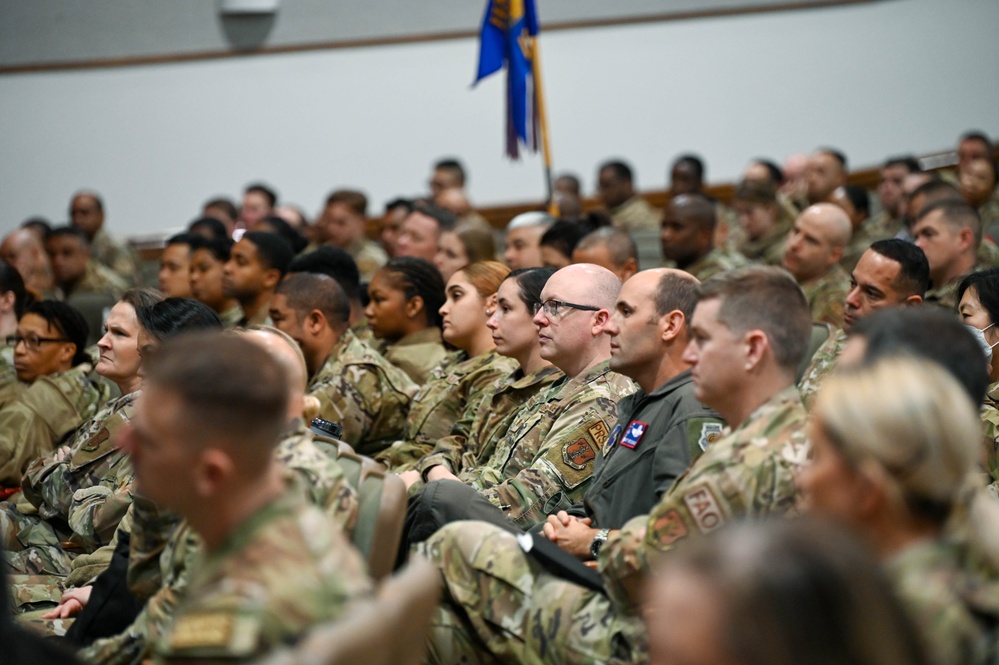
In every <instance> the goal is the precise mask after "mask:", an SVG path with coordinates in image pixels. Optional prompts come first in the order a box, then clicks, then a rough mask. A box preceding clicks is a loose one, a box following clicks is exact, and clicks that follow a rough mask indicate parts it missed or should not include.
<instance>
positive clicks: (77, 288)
mask: <svg viewBox="0 0 999 665" xmlns="http://www.w3.org/2000/svg"><path fill="white" fill-rule="evenodd" d="M127 289H128V282H127V281H125V279H124V278H123V277H119V276H118V275H117V274H116V273H115V272H114V271H113V270H111V268H108V267H107V266H105V265H104V264H103V263H98V262H97V261H96V260H94V259H91V260H90V261H88V262H87V270H86V272H85V273H83V277H81V278H80V281H79V282H77V283H76V284H75V285H74V286H73V289H72V290H71V291H69V292H65V291H63V290H62V289H57V294H58V295H59V298H60V299H61V300H66V299H67V298H69V297H70V296H71V295H73V294H76V293H103V294H104V295H107V296H108V297H109V298H111V299H112V300H118V298H120V297H121V294H122V293H124V292H125V291H126V290H127Z"/></svg>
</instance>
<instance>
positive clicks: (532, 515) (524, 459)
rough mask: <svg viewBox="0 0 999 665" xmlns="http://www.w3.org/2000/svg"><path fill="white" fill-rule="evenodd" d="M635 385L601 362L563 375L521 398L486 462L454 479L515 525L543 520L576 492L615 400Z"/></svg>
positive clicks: (603, 437) (612, 417)
mask: <svg viewBox="0 0 999 665" xmlns="http://www.w3.org/2000/svg"><path fill="white" fill-rule="evenodd" d="M634 389H635V385H634V383H632V381H631V379H628V378H626V377H624V376H621V375H620V374H616V373H614V372H611V371H610V368H609V366H608V363H607V362H603V363H600V364H599V365H597V366H596V367H594V368H592V369H590V370H589V371H587V372H585V373H584V374H582V375H580V376H577V377H574V378H572V379H570V378H569V377H566V376H563V377H562V378H561V379H559V380H558V381H555V382H554V383H553V384H552V385H551V386H550V387H549V388H548V390H546V391H544V392H542V393H539V394H538V395H537V396H536V397H534V398H533V399H532V400H531V401H530V402H528V403H527V404H526V405H524V408H523V409H521V410H520V411H519V412H518V413H517V417H516V418H515V419H514V421H513V422H512V423H511V424H510V427H509V429H507V431H506V434H505V435H504V436H503V438H502V439H501V440H500V441H498V442H497V444H496V448H495V450H494V451H493V454H492V456H491V457H490V458H489V460H488V461H486V463H485V464H482V465H480V466H477V467H474V468H468V469H466V470H465V471H463V472H462V473H461V474H459V476H458V478H459V479H460V480H462V481H463V482H465V483H466V484H468V485H470V486H471V487H472V488H473V489H475V490H478V491H479V492H480V493H481V494H482V495H483V496H484V497H485V498H486V499H488V500H489V501H490V502H492V503H493V504H494V505H496V506H497V507H499V508H500V509H502V510H503V511H504V513H505V514H506V516H507V517H509V518H510V519H511V520H513V521H514V522H516V523H517V524H518V525H519V526H520V527H522V528H525V529H527V528H530V527H532V526H534V525H536V524H538V523H540V522H543V521H544V520H545V519H546V518H547V516H548V515H550V514H553V513H555V512H557V511H558V510H564V509H566V508H568V507H569V506H571V505H572V504H574V503H575V502H576V501H578V500H580V499H581V498H582V497H583V493H584V492H585V491H586V488H587V487H588V485H589V481H590V477H591V475H592V474H593V464H594V460H596V458H597V454H598V452H599V450H600V449H601V447H602V446H603V444H604V443H605V442H606V441H607V437H608V436H609V435H610V428H611V427H612V426H613V424H614V423H615V422H616V420H617V402H618V400H619V399H621V398H622V397H624V396H625V395H627V394H630V393H631V392H633V391H634Z"/></svg>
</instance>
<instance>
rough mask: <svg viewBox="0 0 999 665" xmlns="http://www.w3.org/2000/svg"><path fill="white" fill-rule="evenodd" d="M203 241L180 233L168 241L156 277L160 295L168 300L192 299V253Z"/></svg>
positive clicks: (161, 255)
mask: <svg viewBox="0 0 999 665" xmlns="http://www.w3.org/2000/svg"><path fill="white" fill-rule="evenodd" d="M201 240H202V238H201V236H197V235H195V234H193V233H178V234H177V235H175V236H171V237H170V238H168V239H167V241H166V247H164V248H163V252H162V253H161V254H160V270H159V272H158V273H157V275H156V277H157V284H158V285H159V289H160V293H162V294H163V295H164V296H166V297H167V298H190V297H191V252H192V251H193V247H195V246H197V245H198V244H199V243H200V242H201Z"/></svg>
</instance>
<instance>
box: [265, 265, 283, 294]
mask: <svg viewBox="0 0 999 665" xmlns="http://www.w3.org/2000/svg"><path fill="white" fill-rule="evenodd" d="M263 281H264V288H265V289H271V290H273V289H276V288H277V285H278V284H280V283H281V271H280V270H278V269H277V268H271V269H269V270H265V271H264V280H263Z"/></svg>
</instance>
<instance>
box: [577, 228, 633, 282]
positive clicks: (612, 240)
mask: <svg viewBox="0 0 999 665" xmlns="http://www.w3.org/2000/svg"><path fill="white" fill-rule="evenodd" d="M572 262H573V263H592V264H594V265H598V266H601V267H603V268H607V269H608V270H610V271H611V272H612V273H614V274H615V275H616V276H617V278H618V279H619V280H621V282H626V281H628V279H630V278H631V276H632V275H634V274H635V273H636V272H638V248H637V247H635V241H634V240H632V239H631V235H629V234H628V232H627V231H625V230H623V229H616V228H614V227H610V226H605V227H603V228H599V229H597V230H596V231H593V232H592V233H590V234H588V235H585V236H583V239H582V240H580V241H579V244H578V245H576V247H575V249H573V250H572Z"/></svg>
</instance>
